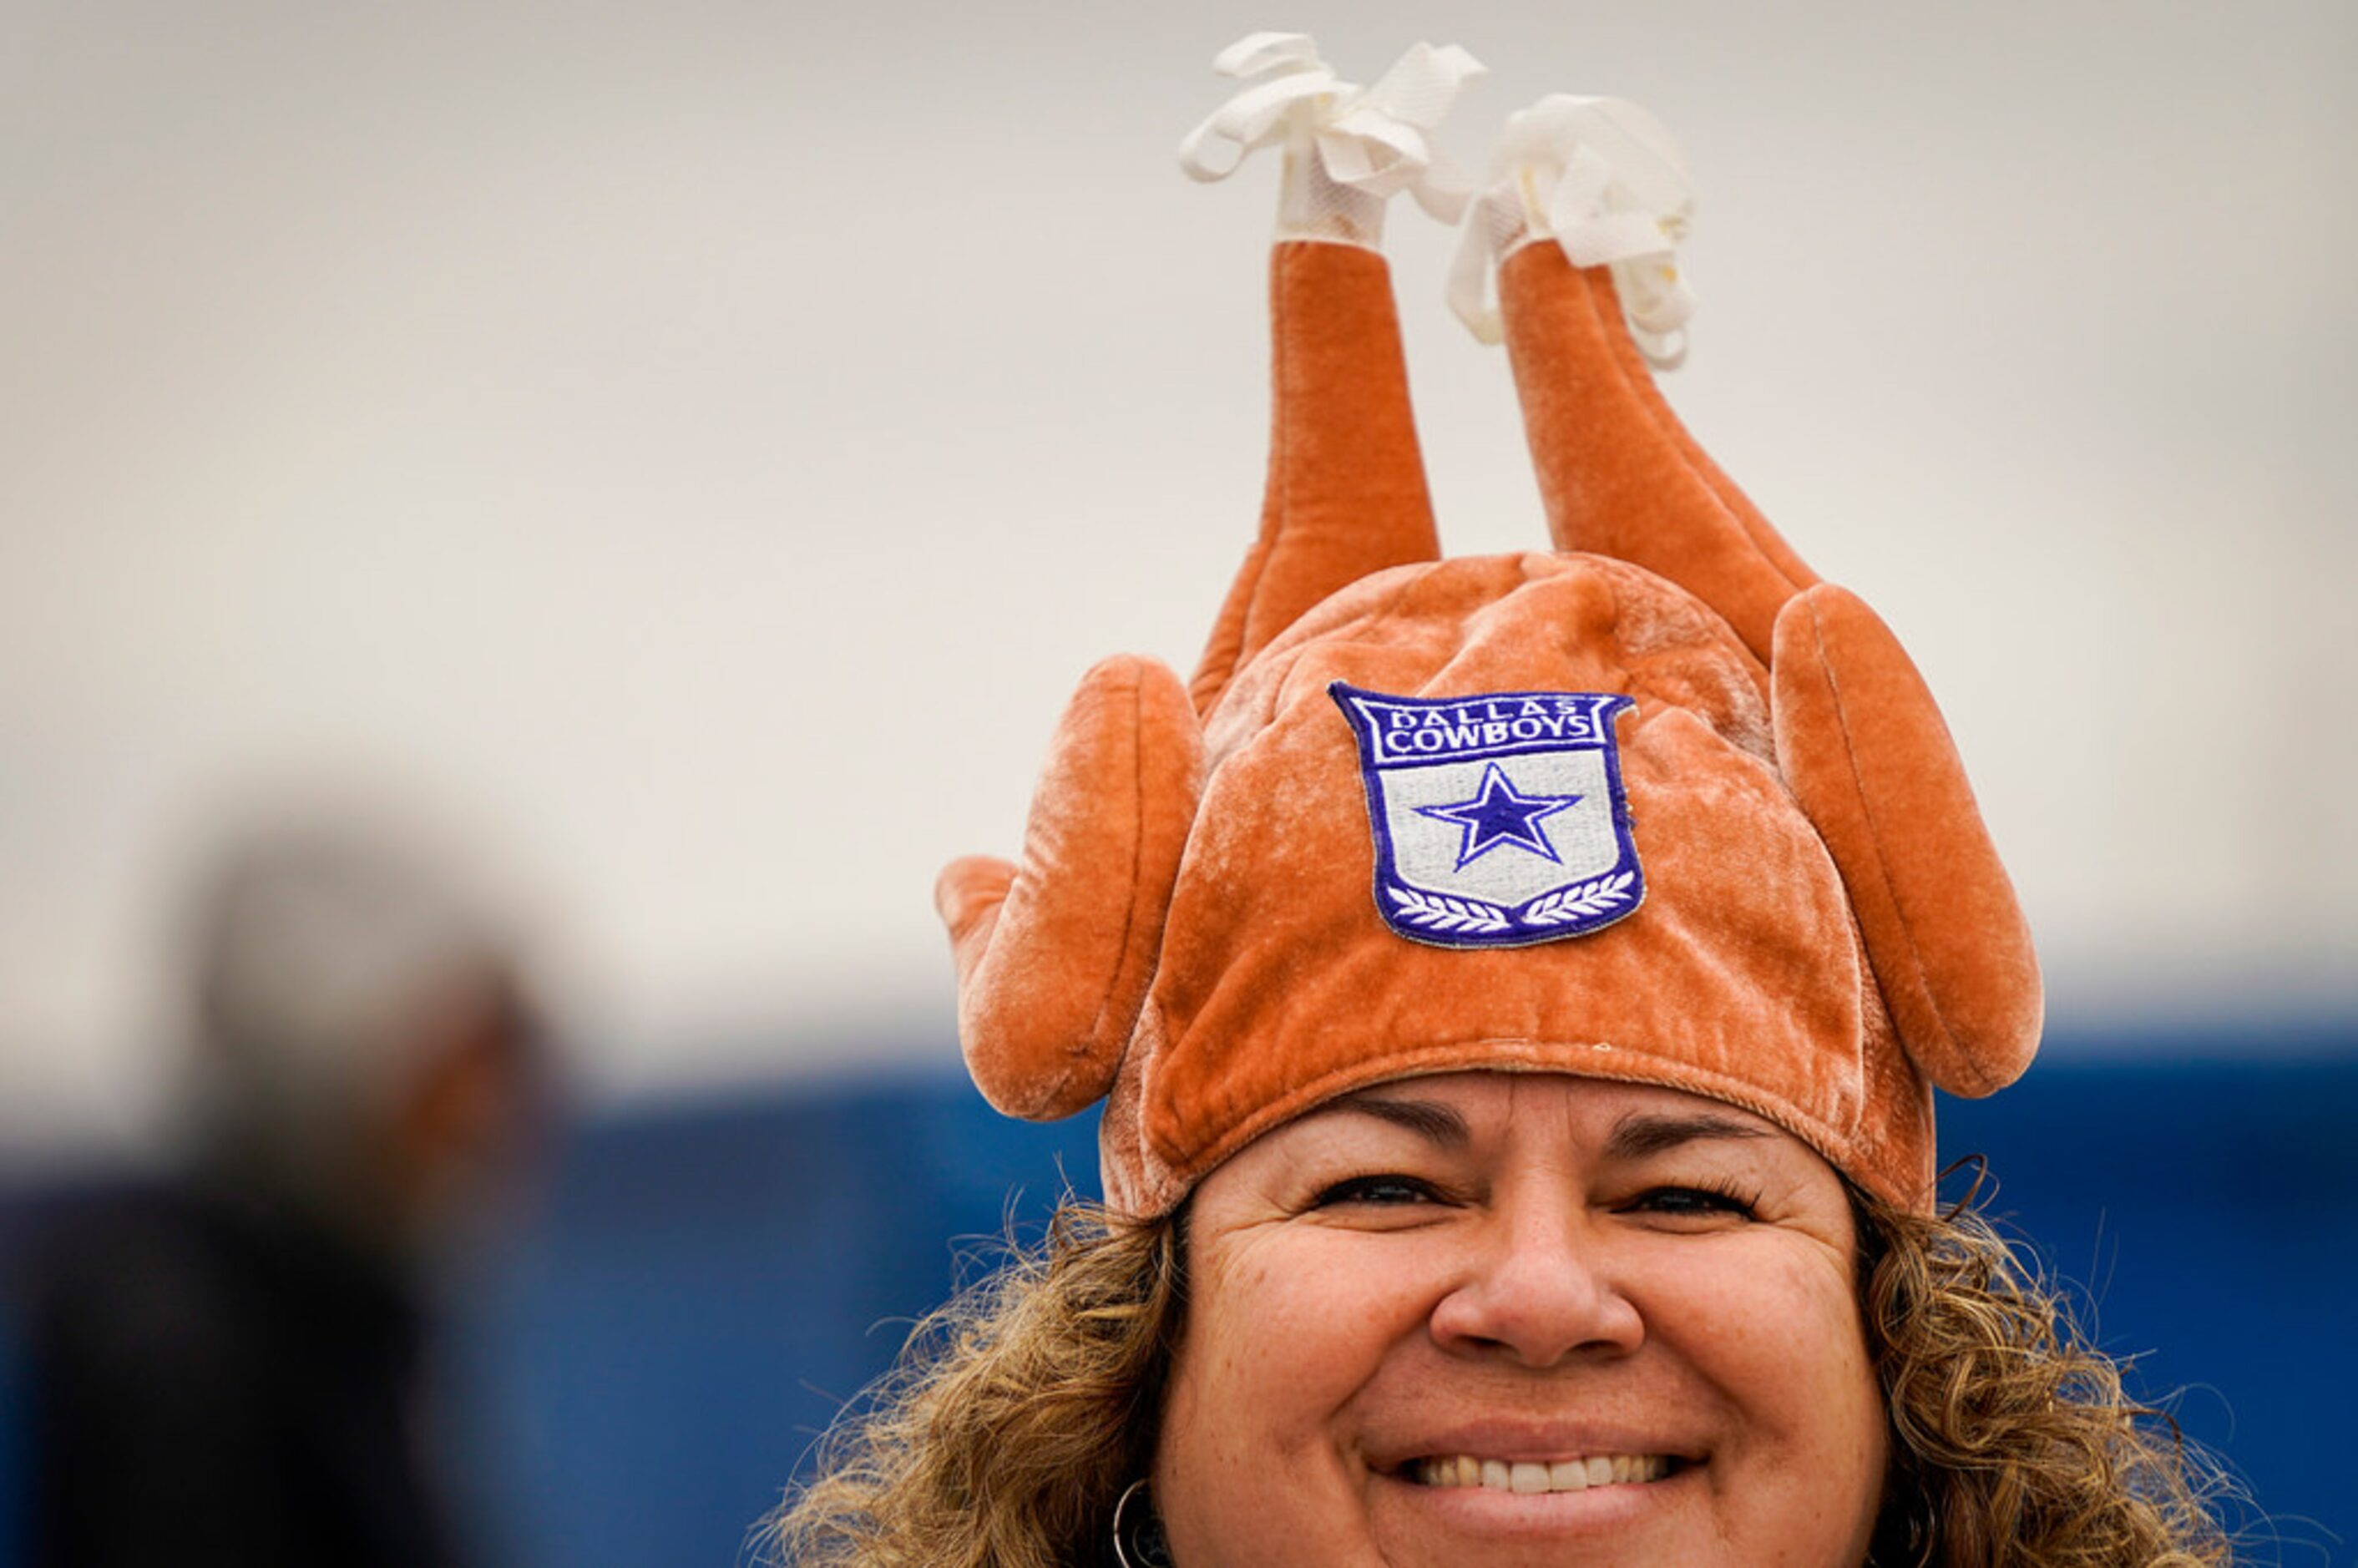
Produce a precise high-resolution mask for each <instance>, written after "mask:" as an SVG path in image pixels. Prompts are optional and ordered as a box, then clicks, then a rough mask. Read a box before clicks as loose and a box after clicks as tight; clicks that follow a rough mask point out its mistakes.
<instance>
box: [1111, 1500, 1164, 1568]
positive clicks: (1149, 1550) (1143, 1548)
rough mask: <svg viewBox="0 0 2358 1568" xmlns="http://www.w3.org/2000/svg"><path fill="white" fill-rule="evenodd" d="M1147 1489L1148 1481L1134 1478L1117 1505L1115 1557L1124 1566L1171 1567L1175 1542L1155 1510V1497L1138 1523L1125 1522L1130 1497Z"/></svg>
mask: <svg viewBox="0 0 2358 1568" xmlns="http://www.w3.org/2000/svg"><path fill="white" fill-rule="evenodd" d="M1145 1489H1146V1483H1145V1481H1143V1480H1137V1481H1132V1482H1131V1483H1130V1485H1129V1486H1127V1487H1123V1488H1122V1491H1121V1498H1120V1501H1118V1502H1116V1503H1115V1504H1114V1506H1113V1559H1114V1561H1115V1562H1116V1563H1120V1564H1121V1568H1171V1541H1170V1539H1169V1538H1168V1537H1167V1536H1165V1535H1164V1534H1163V1520H1162V1519H1160V1518H1158V1517H1157V1516H1156V1514H1155V1512H1154V1505H1153V1501H1152V1499H1151V1498H1150V1499H1149V1500H1148V1502H1147V1504H1146V1506H1145V1507H1144V1508H1143V1509H1141V1510H1140V1515H1139V1518H1138V1519H1137V1521H1136V1522H1135V1523H1133V1524H1130V1526H1128V1527H1127V1528H1125V1527H1124V1525H1123V1522H1122V1521H1123V1516H1124V1515H1125V1514H1127V1513H1128V1512H1129V1509H1130V1498H1134V1497H1136V1496H1137V1495H1138V1494H1139V1493H1141V1492H1142V1491H1144V1490H1145Z"/></svg>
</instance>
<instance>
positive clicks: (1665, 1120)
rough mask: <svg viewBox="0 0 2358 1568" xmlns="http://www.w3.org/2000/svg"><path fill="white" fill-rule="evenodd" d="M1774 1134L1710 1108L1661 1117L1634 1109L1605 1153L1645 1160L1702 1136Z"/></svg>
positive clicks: (1621, 1122)
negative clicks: (1719, 1114)
mask: <svg viewBox="0 0 2358 1568" xmlns="http://www.w3.org/2000/svg"><path fill="white" fill-rule="evenodd" d="M1771 1136H1773V1134H1772V1133H1771V1132H1770V1131H1769V1130H1768V1129H1767V1128H1765V1127H1756V1126H1754V1125H1752V1124H1751V1123H1750V1122H1746V1121H1737V1120H1736V1119H1734V1118H1733V1117H1725V1116H1714V1115H1712V1114H1711V1113H1709V1112H1708V1111H1699V1112H1697V1113H1695V1114H1694V1115H1692V1116H1660V1115H1649V1114H1647V1113H1646V1112H1643V1111H1635V1110H1633V1111H1631V1112H1629V1114H1628V1115H1627V1116H1624V1117H1623V1118H1621V1119H1620V1120H1618V1121H1617V1122H1615V1123H1614V1124H1613V1131H1612V1134H1611V1135H1610V1136H1609V1137H1607V1138H1606V1141H1605V1153H1606V1157H1607V1158H1608V1159H1615V1160H1642V1159H1644V1158H1645V1157H1646V1156H1647V1155H1649V1154H1659V1153H1660V1152H1662V1151H1663V1150H1665V1149H1675V1148H1677V1147H1678V1146H1679V1145H1680V1144H1682V1143H1688V1142H1692V1141H1694V1140H1695V1139H1698V1138H1768V1137H1771Z"/></svg>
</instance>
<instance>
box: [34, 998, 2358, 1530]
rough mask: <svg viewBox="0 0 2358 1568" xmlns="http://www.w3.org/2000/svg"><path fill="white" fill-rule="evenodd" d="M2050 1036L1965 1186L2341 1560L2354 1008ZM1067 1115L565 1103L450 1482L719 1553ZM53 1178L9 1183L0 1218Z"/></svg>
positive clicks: (2112, 1340) (528, 1521)
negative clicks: (599, 1108) (561, 1130)
mask: <svg viewBox="0 0 2358 1568" xmlns="http://www.w3.org/2000/svg"><path fill="white" fill-rule="evenodd" d="M2060 1044H2061V1050H2060V1051H2059V1052H2058V1054H2062V1055H2067V1056H2068V1055H2069V1054H2073V1053H2074V1052H2075V1048H2076V1050H2077V1052H2078V1054H2087V1053H2088V1052H2089V1051H2091V1050H2096V1051H2101V1052H2102V1054H2104V1055H2105V1056H2106V1057H2107V1058H2110V1059H2111V1060H2110V1064H2109V1065H2072V1064H2071V1063H2070V1062H2069V1061H2068V1060H2067V1061H2066V1062H2064V1063H2063V1064H2061V1065H2052V1066H2049V1067H2044V1068H2041V1069H2040V1070H2038V1071H2035V1072H2034V1073H2033V1074H2032V1075H2031V1076H2030V1077H2029V1078H2028V1080H2026V1081H2025V1082H2024V1083H2023V1084H2022V1085H2020V1086H2018V1087H2016V1088H2015V1089H2013V1090H2011V1091H2009V1093H2008V1094H2007V1096H2006V1098H2005V1099H2004V1101H2003V1102H2002V1103H2001V1102H1984V1103H1979V1104H1973V1103H1954V1102H1949V1103H1944V1107H1943V1115H1944V1117H1945V1121H1944V1128H1943V1131H1944V1144H1945V1146H1946V1147H1947V1148H1948V1149H1949V1150H1950V1151H1952V1152H1955V1153H1959V1154H1963V1153H1968V1152H1979V1153H1982V1154H1984V1155H1985V1156H1986V1157H1987V1159H1988V1162H1989V1166H1990V1169H1991V1171H1992V1172H1993V1173H1995V1175H1996V1178H1997V1180H1998V1183H1999V1185H1998V1189H1997V1192H1996V1197H1995V1200H1994V1202H1993V1203H1992V1204H1991V1211H1992V1212H1993V1213H1994V1214H1996V1215H1997V1216H2000V1217H2004V1218H2005V1219H2006V1221H2007V1222H2008V1224H2009V1226H2010V1227H2011V1228H2012V1229H2013V1230H2015V1231H2016V1232H2017V1233H2018V1234H2019V1235H2020V1236H2021V1237H2022V1238H2025V1239H2026V1240H2027V1242H2028V1244H2029V1245H2030V1246H2031V1247H2032V1249H2033V1250H2034V1251H2035V1252H2036V1254H2037V1255H2038V1256H2039V1258H2040V1259H2041V1260H2043V1261H2044V1262H2045V1264H2046V1265H2047V1267H2048V1269H2049V1271H2050V1274H2051V1276H2052V1277H2054V1278H2057V1279H2059V1280H2061V1281H2067V1282H2069V1283H2070V1284H2071V1285H2072V1286H2073V1287H2074V1288H2075V1293H2076V1294H2077V1295H2078V1296H2079V1298H2080V1300H2081V1302H2082V1305H2083V1306H2084V1308H2085V1313H2086V1317H2085V1322H2086V1323H2087V1325H2088V1326H2090V1327H2091V1328H2092V1329H2093V1331H2094V1334H2095V1336H2096V1337H2097V1338H2098V1339H2099V1341H2100V1342H2101V1343H2102V1344H2103V1345H2104V1346H2105V1347H2106V1348H2107V1349H2109V1350H2111V1351H2112V1352H2113V1353H2115V1355H2119V1356H2126V1357H2134V1358H2135V1366H2134V1368H2133V1371H2132V1384H2133V1387H2134V1389H2135V1390H2136V1392H2138V1393H2139V1394H2140V1395H2141V1396H2143V1397H2146V1398H2147V1399H2152V1400H2161V1401H2163V1402H2164V1403H2165V1404H2166V1406H2167V1408H2169V1410H2171V1411H2174V1412H2175V1413H2176V1415H2177V1416H2178V1418H2179V1420H2180V1422H2181V1423H2182V1424H2183V1426H2184V1428H2185V1430H2186V1432H2187V1433H2188V1434H2189V1435H2190V1436H2191V1437H2193V1438H2194V1439H2196V1440H2197V1441H2199V1442H2201V1443H2202V1444H2206V1445H2208V1446H2209V1447H2211V1448H2212V1450H2214V1451H2215V1452H2216V1453H2218V1454H2221V1455H2222V1456H2223V1457H2224V1458H2225V1459H2226V1460H2227V1461H2228V1463H2229V1464H2230V1465H2231V1466H2232V1467H2233V1469H2234V1472H2235V1474H2236V1475H2237V1476H2240V1477H2241V1478H2242V1479H2243V1480H2244V1483H2245V1484H2246V1485H2247V1486H2248V1487H2249V1492H2250V1496H2251V1498H2252V1499H2253V1501H2254V1502H2255V1504H2256V1505H2257V1511H2256V1512H2254V1513H2247V1514H2246V1515H2245V1518H2246V1519H2247V1520H2250V1521H2252V1522H2255V1523H2258V1524H2260V1525H2261V1527H2262V1528H2264V1529H2265V1530H2267V1531H2269V1532H2271V1533H2272V1534H2273V1535H2274V1536H2275V1537H2277V1538H2280V1540H2281V1541H2282V1545H2281V1546H2280V1547H2277V1549H2276V1550H2277V1552H2280V1553H2281V1558H2282V1561H2284V1562H2286V1563H2350V1562H2353V1561H2358V1555H2353V1544H2352V1543H2353V1541H2358V1485H2353V1482H2352V1480H2351V1477H2350V1469H2349V1461H2348V1454H2347V1450H2346V1448H2345V1447H2344V1445H2343V1444H2342V1442H2341V1441H2340V1439H2339V1435H2338V1434H2339V1433H2340V1431H2341V1429H2342V1425H2343V1424H2344V1423H2345V1422H2346V1421H2347V1417H2348V1412H2349V1411H2350V1410H2351V1409H2353V1407H2358V1335H2353V1329H2352V1318H2351V1308H2350V1303H2352V1302H2353V1300H2358V1206H2353V1204H2352V1203H2351V1201H2350V1195H2349V1190H2348V1189H2349V1185H2350V1183H2349V1158H2350V1157H2349V1151H2350V1143H2351V1129H2352V1128H2353V1126H2358V1027H2348V1028H2342V1029H2338V1030H2305V1031H2301V1032H2298V1033H2288V1032H2282V1031H2279V1032H2274V1033H2270V1032H2261V1033H2256V1034H2255V1033H2238V1034H2237V1035H2235V1036H2234V1038H2232V1039H2230V1038H2228V1037H2226V1036H2224V1035H2223V1034H2221V1033H2156V1034H2153V1035H2149V1036H2147V1037H2144V1038H2141V1039H2140V1040H2138V1041H2136V1042H2128V1041H2122V1040H2108V1041H2103V1042H2091V1041H2078V1042H2074V1041H2069V1040H2067V1041H2063V1042H2061V1043H2060ZM2132 1045H2134V1046H2135V1047H2136V1049H2135V1051H2134V1052H2131V1051H2130V1050H2129V1049H2128V1048H2129V1047H2130V1046H2132ZM2227 1046H2232V1047H2233V1048H2234V1052H2235V1053H2236V1057H2235V1058H2234V1059H2232V1060H2230V1059H2223V1057H2222V1056H2221V1055H2220V1052H2221V1050H2222V1049H2223V1048H2224V1047H2227ZM2136 1058H2144V1059H2143V1060H2137V1059H2136ZM1094 1138H1095V1134H1094V1129H1093V1127H1092V1126H1091V1125H1090V1119H1087V1118H1081V1119H1076V1120H1074V1121H1070V1122H1066V1123H1063V1124H1059V1125H1056V1126H1052V1127H1033V1126H1026V1125H1022V1124H1018V1123H1012V1122H1009V1121H1007V1120H1005V1119H1001V1118H1000V1117H998V1116H996V1115H994V1114H992V1113H991V1112H990V1110H989V1109H988V1108H986V1107H984V1106H983V1105H982V1103H981V1101H980V1100H979V1098H978V1097H977V1096H976V1095H975V1094H974V1093H973V1091H972V1089H971V1088H970V1087H968V1086H967V1085H966V1084H965V1083H964V1082H963V1081H962V1080H961V1079H959V1078H957V1077H956V1076H952V1075H949V1074H946V1073H945V1074H937V1075H930V1076H919V1075H907V1076H897V1077H892V1078H876V1079H869V1080H864V1081H841V1082H832V1083H827V1084H823V1085H813V1086H808V1087H803V1088H800V1089H797V1090H795V1091H793V1092H777V1093H772V1094H766V1095H736V1096H730V1097H728V1098H715V1099H712V1100H709V1101H706V1102H699V1103H681V1104H675V1105H671V1106H668V1107H666V1108H663V1109H660V1110H654V1109H647V1110H639V1111H634V1112H630V1113H624V1114H615V1115H611V1116H608V1117H604V1118H601V1119H597V1120H595V1121H593V1122H591V1123H590V1124H589V1125H587V1126H585V1127H583V1128H581V1129H580V1130H579V1132H578V1134H577V1135H576V1136H575V1137H574V1139H573V1140H572V1141H571V1144H570V1146H569V1148H568V1150H567V1151H566V1153H565V1156H564V1159H563V1162H562V1165H561V1170H560V1173H559V1175H558V1177H557V1181H556V1183H555V1185H554V1188H553V1190H552V1192H551V1193H550V1195H549V1201H548V1205H547V1208H546V1213H545V1215H544V1217H543V1218H542V1220H541V1222H540V1223H539V1224H538V1225H537V1226H536V1227H535V1228H534V1230H533V1231H532V1232H531V1233H530V1234H529V1235H528V1236H526V1237H525V1238H524V1239H523V1241H522V1242H521V1244H520V1245H519V1246H518V1247H517V1248H516V1249H514V1251H513V1252H510V1253H507V1254H505V1255H503V1256H502V1257H500V1258H498V1259H497V1260H493V1261H492V1262H491V1263H490V1265H489V1266H487V1267H485V1268H484V1269H482V1270H481V1271H479V1272H477V1273H476V1274H475V1275H474V1276H472V1277H471V1281H469V1283H468V1285H467V1287H466V1290H465V1292H464V1293H463V1298H462V1310H461V1312H460V1322H461V1323H462V1324H463V1325H464V1331H463V1333H461V1334H460V1336H459V1337H458V1339H457V1342H456V1344H455V1345H454V1346H453V1347H452V1348H453V1350H454V1352H455V1357H456V1359H457V1362H458V1365H457V1366H456V1367H455V1368H453V1371H454V1373H455V1374H457V1377H456V1379H455V1386H456V1387H458V1388H460V1389H461V1390H465V1391H464V1394H463V1400H464V1410H465V1413H466V1420H465V1421H464V1422H462V1423H461V1425H462V1429H463V1432H464V1443H463V1446H462V1454H463V1455H464V1469H465V1472H466V1474H467V1475H468V1476H469V1477H470V1490H471V1493H472V1495H473V1498H474V1500H475V1503H476V1505H477V1507H478V1509H479V1510H480V1512H481V1517H482V1519H483V1522H484V1524H485V1525H486V1527H487V1528H488V1530H490V1531H491V1532H492V1534H493V1535H494V1536H495V1537H496V1538H497V1539H498V1540H500V1541H503V1543H504V1545H505V1548H506V1550H507V1551H508V1552H509V1554H510V1555H509V1559H508V1560H509V1561H511V1562H512V1563H515V1564H517V1565H519V1568H635V1565H638V1564H644V1563H728V1562H730V1561H733V1560H734V1558H735V1555H736V1554H737V1553H738V1552H739V1551H740V1549H741V1547H742V1546H743V1544H744V1542H745V1541H746V1537H747V1532H748V1530H750V1529H751V1528H752V1525H753V1523H754V1521H755V1520H757V1519H759V1518H760V1517H761V1516H762V1515H763V1512H764V1511H765V1510H766V1509H768V1508H769V1507H770V1506H771V1505H772V1504H773V1502H774V1501H775V1500H776V1498H777V1496H778V1493H779V1489H780V1487H782V1486H783V1485H784V1481H785V1479H786V1477H787V1476H789V1475H791V1474H792V1473H794V1471H795V1467H796V1465H797V1464H798V1463H799V1462H800V1461H801V1460H802V1459H803V1458H804V1457H805V1456H806V1451H807V1449H808V1447H809V1445H810V1444H811V1442H812V1440H813V1438H814V1437H815V1436H816V1435H817V1433H819V1432H820V1430H821V1429H823V1428H824V1427H825V1426H826V1425H827V1422H828V1421H829V1420H830V1419H831V1417H832V1416H833V1414H834V1413H835V1411H837V1410H838V1407H839V1406H840V1405H841V1404H842V1403H843V1401H844V1400H846V1399H848V1398H849V1397H850V1396H851V1395H853V1394H854V1393H856V1392H857V1391H858V1390H860V1388H861V1387H862V1386H863V1385H864V1384H865V1383H866V1382H868V1380H869V1379H872V1378H873V1377H875V1376H876V1375H877V1374H878V1373H880V1372H881V1371H882V1370H883V1369H884V1368H886V1366H887V1365H889V1363H890V1362H891V1360H892V1357H893V1355H894V1354H895V1352H896V1351H897V1349H898V1347H899V1345H900V1342H901V1339H902V1337H903V1334H904V1333H905V1331H906V1329H907V1327H908V1326H909V1325H910V1324H911V1323H912V1322H913V1321H914V1319H915V1318H916V1317H917V1316H918V1315H919V1314H923V1313H924V1312H925V1311H927V1310H928V1309H929V1308H931V1307H933V1306H935V1305H936V1304H938V1303H940V1302H941V1301H942V1300H943V1298H944V1297H945V1296H946V1294H947V1293H948V1292H949V1291H950V1289H951V1288H952V1286H953V1284H954V1282H955V1281H957V1280H959V1279H961V1278H971V1277H972V1276H973V1273H974V1271H975V1270H976V1269H977V1268H978V1267H979V1266H981V1265H982V1264H983V1263H984V1262H986V1261H987V1260H989V1258H990V1257H991V1256H992V1255H993V1253H994V1251H995V1249H996V1246H997V1244H998V1243H999V1242H1000V1241H1001V1239H1003V1238H1005V1237H1006V1236H1007V1235H1008V1234H1009V1233H1010V1231H1011V1229H1012V1231H1014V1232H1015V1233H1017V1234H1019V1235H1036V1233H1037V1229H1038V1226H1039V1223H1040V1221H1041V1220H1042V1219H1043V1218H1044V1216H1045V1215H1046V1214H1047V1212H1048V1210H1049V1208H1050V1207H1051V1206H1053V1204H1054V1202H1055V1198H1056V1196H1057V1195H1058V1194H1059V1193H1060V1192H1061V1191H1062V1190H1063V1189H1064V1186H1065V1181H1066V1178H1067V1176H1069V1177H1070V1178H1071V1179H1072V1180H1073V1182H1074V1184H1076V1185H1078V1186H1079V1187H1080V1188H1081V1189H1082V1190H1084V1191H1094V1188H1095V1170H1096V1158H1097V1156H1096V1147H1095V1141H1094ZM56 1196H57V1194H56V1193H55V1192H51V1193H49V1194H47V1195H43V1194H37V1193H28V1192H22V1191H20V1192H18V1193H16V1194H14V1195H10V1201H9V1206H8V1213H9V1215H10V1218H11V1221H12V1222H13V1223H16V1224H18V1225H21V1224H22V1223H24V1222H25V1220H26V1219H27V1217H28V1216H29V1214H30V1213H31V1212H32V1211H33V1210H34V1209H36V1208H38V1206H39V1204H40V1203H41V1202H42V1201H43V1200H44V1198H45V1197H46V1198H48V1199H52V1200H53V1199H54V1198H55V1197H56ZM20 1376H21V1368H10V1369H9V1370H8V1371H6V1372H0V1458H5V1461H6V1462H5V1463H0V1521H11V1516H12V1514H13V1513H14V1512H15V1511H16V1510H17V1509H20V1508H21V1502H22V1499H21V1497H19V1496H16V1495H15V1493H14V1490H13V1489H12V1487H10V1486H9V1485H8V1484H7V1481H8V1478H9V1477H10V1476H16V1474H17V1469H16V1462H17V1461H19V1460H20V1459H21V1454H20V1453H18V1452H17V1450H16V1443H17V1442H18V1441H19V1440H20V1437H21V1434H16V1436H14V1437H12V1436H11V1435H10V1434H9V1428H8V1422H7V1419H6V1418H7V1417H8V1415H9V1414H10V1413H11V1412H12V1411H13V1406H12V1404H11V1402H10V1400H9V1399H8V1396H7V1393H6V1390H7V1389H8V1387H9V1386H10V1381H11V1379H12V1377H20ZM2260 1514H2265V1515H2266V1520H2265V1521H2261V1520H2260V1519H2259V1517H2258V1516H2259V1515H2260ZM6 1539H8V1537H7V1536H6V1535H5V1532H0V1540H6ZM5 1561H8V1559H7V1557H6V1555H5V1552H0V1562H5Z"/></svg>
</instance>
